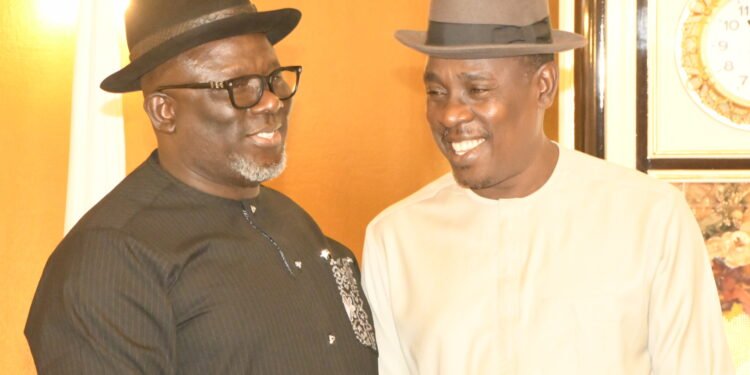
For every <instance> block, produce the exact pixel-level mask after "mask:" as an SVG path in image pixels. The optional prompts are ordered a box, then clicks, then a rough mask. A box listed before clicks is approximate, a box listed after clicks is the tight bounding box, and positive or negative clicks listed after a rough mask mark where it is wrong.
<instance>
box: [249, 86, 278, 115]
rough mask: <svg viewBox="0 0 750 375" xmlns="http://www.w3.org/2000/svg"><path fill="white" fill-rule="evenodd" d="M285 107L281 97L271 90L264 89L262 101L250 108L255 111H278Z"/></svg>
mask: <svg viewBox="0 0 750 375" xmlns="http://www.w3.org/2000/svg"><path fill="white" fill-rule="evenodd" d="M281 108H284V102H283V101H281V100H280V99H279V97H278V96H276V94H274V93H272V92H271V90H264V91H263V96H261V97H260V101H259V102H258V103H257V104H256V105H254V106H253V107H252V108H250V110H251V111H252V112H253V113H277V112H279V111H280V110H281Z"/></svg>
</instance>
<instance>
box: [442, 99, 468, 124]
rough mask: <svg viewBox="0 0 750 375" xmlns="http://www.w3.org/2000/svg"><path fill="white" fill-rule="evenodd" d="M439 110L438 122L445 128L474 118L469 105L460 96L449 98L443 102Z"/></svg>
mask: <svg viewBox="0 0 750 375" xmlns="http://www.w3.org/2000/svg"><path fill="white" fill-rule="evenodd" d="M441 111H442V113H441V116H440V123H441V124H442V125H443V126H444V127H446V128H452V127H454V126H456V125H461V124H464V123H467V122H470V121H471V120H473V119H474V113H473V112H472V110H471V107H470V106H469V105H467V104H466V103H465V102H464V101H463V100H462V98H460V97H453V98H450V99H449V100H448V101H447V102H445V103H444V104H443V106H442V108H441Z"/></svg>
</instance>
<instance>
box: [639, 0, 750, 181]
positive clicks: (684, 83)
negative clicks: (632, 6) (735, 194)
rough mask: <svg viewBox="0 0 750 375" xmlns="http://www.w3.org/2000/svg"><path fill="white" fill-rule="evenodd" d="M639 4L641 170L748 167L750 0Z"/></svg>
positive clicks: (645, 1)
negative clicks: (749, 20)
mask: <svg viewBox="0 0 750 375" xmlns="http://www.w3.org/2000/svg"><path fill="white" fill-rule="evenodd" d="M637 4H638V28H637V30H638V61H637V66H638V69H637V92H638V96H637V99H636V100H637V111H638V116H637V142H636V143H637V146H636V148H637V150H636V152H637V167H638V169H640V170H642V171H649V170H652V169H656V170H663V169H684V170H691V169H717V168H718V169H750V64H748V63H747V62H748V61H750V50H748V49H747V48H745V46H746V44H747V42H746V41H747V40H748V38H750V23H748V21H747V20H748V18H749V17H750V0H660V1H655V0H650V1H649V0H638V2H637Z"/></svg>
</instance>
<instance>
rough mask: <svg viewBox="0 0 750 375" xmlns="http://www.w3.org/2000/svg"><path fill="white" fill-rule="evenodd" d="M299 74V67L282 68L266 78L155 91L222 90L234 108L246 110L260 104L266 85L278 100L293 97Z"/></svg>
mask: <svg viewBox="0 0 750 375" xmlns="http://www.w3.org/2000/svg"><path fill="white" fill-rule="evenodd" d="M301 73H302V67H301V66H282V67H281V68H277V69H275V70H274V71H272V72H271V73H270V74H269V75H267V76H264V75H261V74H249V75H246V76H240V77H236V78H231V79H228V80H226V81H221V82H214V81H210V82H201V83H183V84H179V85H166V86H159V87H157V88H156V91H159V92H161V91H163V90H167V89H217V90H221V89H224V90H227V92H228V93H229V100H230V101H231V102H232V106H234V108H237V109H248V108H251V107H252V106H254V105H256V104H258V102H260V99H261V98H262V97H263V91H264V89H265V87H266V85H268V89H269V90H271V92H272V93H273V94H274V95H276V97H278V98H279V100H287V99H289V98H291V97H292V96H294V94H295V93H297V87H299V76H300V74H301Z"/></svg>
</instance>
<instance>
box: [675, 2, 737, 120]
mask: <svg viewBox="0 0 750 375" xmlns="http://www.w3.org/2000/svg"><path fill="white" fill-rule="evenodd" d="M679 28H680V30H678V32H677V35H678V37H677V39H678V40H677V42H678V48H677V66H678V70H679V72H680V78H681V79H682V82H683V84H684V86H685V88H686V90H687V91H688V94H689V95H690V96H691V97H692V99H693V100H694V101H695V102H696V104H697V105H698V106H699V107H701V108H702V109H703V110H704V111H705V112H707V113H708V114H709V115H711V116H712V117H714V118H715V119H716V120H718V121H719V122H721V123H723V124H726V125H730V126H733V127H736V128H741V129H744V130H750V0H689V1H688V2H687V4H686V6H685V10H684V11H683V14H682V19H681V20H680V23H679Z"/></svg>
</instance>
